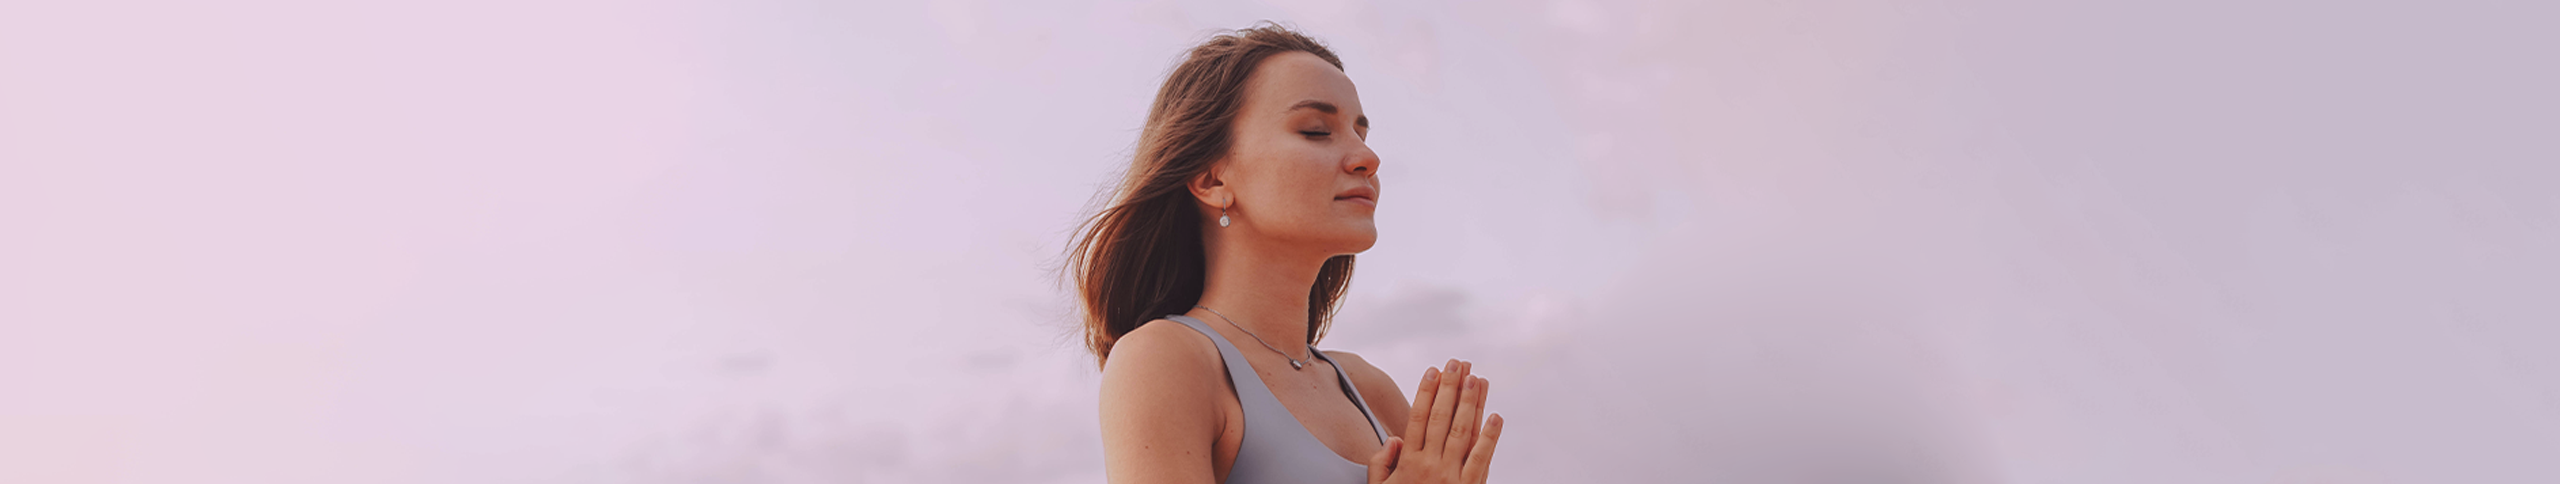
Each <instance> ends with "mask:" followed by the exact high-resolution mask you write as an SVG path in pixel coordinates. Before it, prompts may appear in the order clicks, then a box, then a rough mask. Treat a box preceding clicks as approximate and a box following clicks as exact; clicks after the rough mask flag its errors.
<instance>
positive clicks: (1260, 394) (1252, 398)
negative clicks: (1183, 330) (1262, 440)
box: [1164, 314, 1297, 427]
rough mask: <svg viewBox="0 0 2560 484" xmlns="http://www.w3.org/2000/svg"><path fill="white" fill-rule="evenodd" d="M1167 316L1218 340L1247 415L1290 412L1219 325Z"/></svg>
mask: <svg viewBox="0 0 2560 484" xmlns="http://www.w3.org/2000/svg"><path fill="white" fill-rule="evenodd" d="M1164 318H1165V319H1170V320H1174V321H1176V322H1180V323H1182V325H1184V326H1190V327H1191V329H1192V330H1193V331H1199V332H1200V334H1203V335H1208V336H1209V341H1210V342H1213V343H1217V344H1218V357H1219V358H1220V359H1223V360H1226V363H1227V380H1228V381H1231V382H1233V383H1234V384H1235V387H1236V401H1237V403H1240V404H1243V405H1244V414H1245V415H1246V416H1247V417H1257V416H1263V415H1289V409H1288V407H1284V406H1281V405H1280V396H1279V395H1273V394H1271V387H1269V386H1265V385H1263V384H1262V376H1261V375H1259V374H1256V373H1254V372H1253V362H1251V361H1246V360H1245V359H1244V352H1243V351H1238V350H1236V345H1235V344H1233V343H1228V342H1227V337H1226V336H1221V335H1219V334H1218V330H1217V329H1216V328H1211V327H1209V323H1203V322H1200V320H1198V319H1193V318H1192V317H1190V316H1184V315H1180V314H1168V315H1165V317H1164ZM1289 420H1290V421H1291V423H1295V422H1296V420H1297V418H1295V417H1291V418H1290V419H1289ZM1251 424H1252V422H1247V426H1248V427H1250V426H1251Z"/></svg>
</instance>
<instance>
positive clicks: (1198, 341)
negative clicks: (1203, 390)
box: [1102, 319, 1225, 375]
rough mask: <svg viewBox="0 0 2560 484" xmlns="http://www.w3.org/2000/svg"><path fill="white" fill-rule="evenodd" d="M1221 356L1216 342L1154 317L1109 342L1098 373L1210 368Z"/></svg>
mask: <svg viewBox="0 0 2560 484" xmlns="http://www.w3.org/2000/svg"><path fill="white" fill-rule="evenodd" d="M1224 362H1225V360H1224V359H1223V358H1221V357H1219V356H1218V346H1217V343H1214V342H1211V341H1209V337H1208V336H1207V335H1203V334H1200V332H1199V331H1195V330H1192V329H1191V328H1189V327H1185V326H1183V325H1182V323H1181V322H1177V321H1172V320H1165V319H1158V320H1155V321H1149V322H1147V324H1142V325H1138V329H1133V330H1129V334H1124V335H1120V339H1119V340H1116V341H1113V342H1112V344H1111V357H1110V358H1108V359H1105V360H1104V363H1103V365H1102V373H1103V374H1105V375H1109V374H1111V372H1112V371H1114V370H1119V371H1143V372H1157V371H1165V370H1213V369H1217V368H1219V366H1220V364H1222V363H1224Z"/></svg>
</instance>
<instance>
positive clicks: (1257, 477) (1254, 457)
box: [1165, 314, 1387, 484]
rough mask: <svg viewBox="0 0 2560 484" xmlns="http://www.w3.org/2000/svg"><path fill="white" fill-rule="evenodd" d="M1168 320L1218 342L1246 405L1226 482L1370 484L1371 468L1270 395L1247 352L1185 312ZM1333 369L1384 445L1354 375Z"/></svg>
mask: <svg viewBox="0 0 2560 484" xmlns="http://www.w3.org/2000/svg"><path fill="white" fill-rule="evenodd" d="M1165 319H1171V320H1174V321H1181V322H1182V324H1183V325H1185V326H1190V327H1191V329H1192V330H1193V331H1199V332H1200V334H1205V335H1209V341H1212V342H1216V343H1218V356H1221V357H1225V358H1226V360H1227V365H1226V366H1227V378H1228V379H1229V380H1231V381H1233V382H1235V387H1236V401H1237V402H1238V403H1242V404H1243V405H1244V443H1243V444H1242V445H1238V446H1236V462H1235V465H1233V466H1231V467H1228V468H1227V480H1226V483H1227V484H1297V483H1329V482H1340V483H1353V484H1358V483H1365V482H1368V481H1369V466H1367V465H1364V464H1361V463H1358V462H1352V461H1349V460H1344V459H1343V458H1342V455H1341V454H1335V453H1333V449H1331V448H1328V447H1325V446H1324V442H1322V441H1318V440H1316V435H1315V434H1313V433H1309V432H1307V427H1306V425H1305V424H1301V423H1298V417H1297V416H1296V415H1292V414H1290V413H1289V407H1286V406H1282V405H1281V404H1280V398H1279V397H1275V396H1272V395H1271V387H1268V386H1264V385H1263V384H1262V377H1261V376H1258V375H1257V374H1255V373H1254V371H1253V363H1251V362H1247V361H1245V359H1244V353H1241V352H1238V351H1236V345H1233V344H1228V343H1227V338H1226V337H1224V336H1219V335H1218V331H1217V330H1216V329H1211V328H1210V327H1209V325H1208V323H1202V322H1200V320H1198V319H1192V318H1191V317H1190V316H1183V315H1180V314H1172V315H1166V316H1165ZM1307 351H1308V352H1310V353H1313V354H1315V356H1316V357H1317V358H1324V362H1325V363H1327V364H1331V363H1333V359H1332V358H1325V356H1324V352H1322V351H1316V347H1315V346H1312V345H1310V346H1308V347H1307ZM1332 366H1333V376H1334V379H1335V381H1338V382H1340V383H1341V384H1342V394H1344V395H1349V396H1350V397H1351V406H1354V407H1359V408H1360V414H1361V415H1365V416H1368V417H1369V430H1370V431H1372V432H1376V433H1377V434H1378V443H1380V444H1385V443H1386V442H1387V431H1386V427H1384V426H1381V425H1378V414H1376V413H1372V412H1370V411H1369V404H1368V402H1367V401H1365V400H1362V399H1361V398H1360V390H1359V389H1358V388H1353V385H1352V384H1351V377H1350V376H1349V375H1345V374H1343V373H1342V365H1332Z"/></svg>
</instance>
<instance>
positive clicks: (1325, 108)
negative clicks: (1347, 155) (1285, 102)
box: [1288, 99, 1369, 128]
mask: <svg viewBox="0 0 2560 484" xmlns="http://www.w3.org/2000/svg"><path fill="white" fill-rule="evenodd" d="M1300 109H1314V110H1317V111H1322V112H1324V113H1325V114H1342V108H1341V107H1339V106H1334V105H1333V103H1329V102H1324V101H1317V100H1314V99H1308V100H1305V101H1298V103H1297V104H1291V105H1289V109H1288V110H1289V111H1296V110H1300ZM1352 124H1357V125H1359V126H1360V127H1363V128H1366V127H1369V115H1366V114H1363V115H1360V119H1358V120H1355V121H1352Z"/></svg>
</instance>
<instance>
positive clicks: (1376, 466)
mask: <svg viewBox="0 0 2560 484" xmlns="http://www.w3.org/2000/svg"><path fill="white" fill-rule="evenodd" d="M1400 447H1404V437H1388V438H1387V445H1386V446H1385V447H1379V448H1378V455H1375V456H1370V457H1369V484H1378V483H1382V482H1387V471H1388V470H1391V469H1394V468H1395V466H1396V457H1397V456H1401V455H1404V453H1403V452H1399V451H1398V450H1399V449H1398V448H1400Z"/></svg>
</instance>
